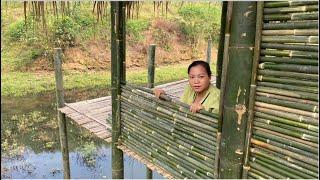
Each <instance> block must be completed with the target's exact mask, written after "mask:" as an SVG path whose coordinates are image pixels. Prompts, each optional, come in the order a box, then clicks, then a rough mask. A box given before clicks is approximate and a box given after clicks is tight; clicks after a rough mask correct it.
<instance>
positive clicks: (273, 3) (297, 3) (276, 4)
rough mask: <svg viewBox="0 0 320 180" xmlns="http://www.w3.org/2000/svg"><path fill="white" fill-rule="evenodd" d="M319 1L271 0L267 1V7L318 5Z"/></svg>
mask: <svg viewBox="0 0 320 180" xmlns="http://www.w3.org/2000/svg"><path fill="white" fill-rule="evenodd" d="M316 4H318V1H278V2H276V1H269V2H265V7H267V8H277V7H292V6H300V5H316Z"/></svg>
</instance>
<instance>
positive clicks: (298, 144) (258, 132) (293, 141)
mask: <svg viewBox="0 0 320 180" xmlns="http://www.w3.org/2000/svg"><path fill="white" fill-rule="evenodd" d="M253 134H254V136H257V137H262V138H265V139H269V140H271V141H276V142H279V143H282V144H285V145H288V146H292V147H294V148H298V149H301V150H304V151H307V152H310V153H313V154H317V153H318V150H317V148H316V145H315V144H314V143H311V142H307V141H305V140H302V139H298V138H295V137H291V136H287V135H284V134H281V133H277V132H275V131H271V130H267V129H263V128H260V127H254V130H253ZM312 144H313V146H312Z"/></svg>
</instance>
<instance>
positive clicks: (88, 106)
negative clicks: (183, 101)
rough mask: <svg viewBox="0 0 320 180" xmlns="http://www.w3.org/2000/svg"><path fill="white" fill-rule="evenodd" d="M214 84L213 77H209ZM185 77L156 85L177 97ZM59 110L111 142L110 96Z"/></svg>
mask: <svg viewBox="0 0 320 180" xmlns="http://www.w3.org/2000/svg"><path fill="white" fill-rule="evenodd" d="M211 79H212V81H211V83H212V84H215V77H212V78H211ZM187 83H188V80H187V79H184V80H180V81H175V82H171V83H167V84H163V85H159V86H157V88H162V89H163V90H165V91H166V93H167V94H168V95H169V96H171V97H172V98H174V99H179V98H180V96H181V95H182V93H183V88H184V86H185V85H186V84H187ZM65 105H66V106H65V107H63V108H60V109H59V111H61V112H62V113H64V114H65V115H66V116H67V117H69V118H70V119H72V120H73V121H75V122H76V123H77V124H78V125H79V126H81V127H84V128H85V129H87V130H89V131H90V132H92V133H93V134H95V135H96V136H97V137H99V138H101V139H103V140H105V141H107V142H111V127H112V126H111V113H112V109H111V96H106V97H100V98H96V99H91V100H85V101H80V102H74V103H66V104H65Z"/></svg>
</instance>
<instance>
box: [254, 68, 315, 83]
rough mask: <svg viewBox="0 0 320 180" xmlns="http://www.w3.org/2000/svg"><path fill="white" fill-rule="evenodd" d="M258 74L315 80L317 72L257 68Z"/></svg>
mask: <svg viewBox="0 0 320 180" xmlns="http://www.w3.org/2000/svg"><path fill="white" fill-rule="evenodd" d="M258 74H259V75H271V76H275V77H289V78H297V79H306V80H313V81H317V79H318V77H319V76H318V75H317V74H305V73H296V72H288V71H273V70H258Z"/></svg>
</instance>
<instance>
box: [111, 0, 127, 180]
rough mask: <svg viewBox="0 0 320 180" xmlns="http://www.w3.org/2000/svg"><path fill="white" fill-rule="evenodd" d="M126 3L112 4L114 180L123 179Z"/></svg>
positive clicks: (113, 2)
mask: <svg viewBox="0 0 320 180" xmlns="http://www.w3.org/2000/svg"><path fill="white" fill-rule="evenodd" d="M125 3H126V2H119V1H117V2H115V1H112V2H111V86H112V87H111V91H112V96H111V98H112V178H113V179H123V178H124V172H123V170H124V168H123V152H122V151H121V150H120V149H118V147H117V146H118V139H119V137H120V135H121V128H120V126H121V116H120V105H121V104H120V94H121V84H122V83H125V57H126V56H125V41H126V39H125Z"/></svg>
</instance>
